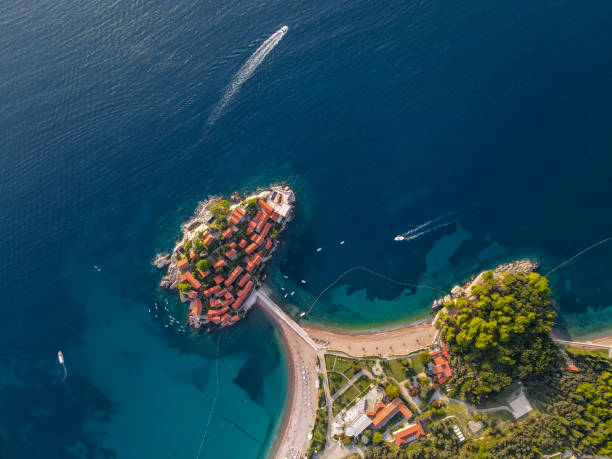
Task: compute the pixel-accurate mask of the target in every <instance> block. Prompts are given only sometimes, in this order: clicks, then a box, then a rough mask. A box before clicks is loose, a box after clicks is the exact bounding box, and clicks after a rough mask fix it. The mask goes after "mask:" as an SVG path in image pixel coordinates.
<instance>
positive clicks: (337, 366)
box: [325, 354, 368, 379]
mask: <svg viewBox="0 0 612 459" xmlns="http://www.w3.org/2000/svg"><path fill="white" fill-rule="evenodd" d="M325 366H326V367H327V370H328V371H329V370H334V371H337V372H338V373H343V374H344V375H345V376H346V377H347V378H348V379H351V378H352V377H353V376H355V374H356V373H357V372H358V371H359V370H360V369H361V368H362V367H367V366H368V361H367V360H357V359H349V358H346V357H339V356H336V355H332V354H326V355H325Z"/></svg>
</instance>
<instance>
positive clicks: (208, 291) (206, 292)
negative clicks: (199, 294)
mask: <svg viewBox="0 0 612 459" xmlns="http://www.w3.org/2000/svg"><path fill="white" fill-rule="evenodd" d="M218 290H221V287H219V286H218V285H215V286H214V287H211V288H209V289H208V290H204V295H205V296H210V295H212V294H213V293H215V292H216V291H218Z"/></svg>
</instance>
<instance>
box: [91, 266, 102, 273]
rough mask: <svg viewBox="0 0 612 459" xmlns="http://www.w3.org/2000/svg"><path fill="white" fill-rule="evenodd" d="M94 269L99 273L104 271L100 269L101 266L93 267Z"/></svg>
mask: <svg viewBox="0 0 612 459" xmlns="http://www.w3.org/2000/svg"><path fill="white" fill-rule="evenodd" d="M93 269H95V270H96V271H98V272H100V271H102V268H100V267H99V266H96V265H93Z"/></svg>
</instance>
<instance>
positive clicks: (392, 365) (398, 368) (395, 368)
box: [383, 359, 408, 383]
mask: <svg viewBox="0 0 612 459" xmlns="http://www.w3.org/2000/svg"><path fill="white" fill-rule="evenodd" d="M383 368H384V369H385V372H388V375H389V376H391V377H392V378H395V380H396V381H397V382H398V383H401V382H402V381H404V380H405V379H408V374H407V372H406V369H405V368H404V366H403V365H402V364H401V363H400V360H399V359H393V360H388V361H384V362H383Z"/></svg>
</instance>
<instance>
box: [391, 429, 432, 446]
mask: <svg viewBox="0 0 612 459" xmlns="http://www.w3.org/2000/svg"><path fill="white" fill-rule="evenodd" d="M424 436H425V430H423V426H422V425H421V424H420V423H418V424H411V425H409V426H406V427H404V428H402V429H400V430H397V431H395V432H393V439H394V440H395V444H396V445H397V446H400V447H401V446H404V445H407V444H408V443H412V442H413V441H415V440H418V439H419V438H421V437H424Z"/></svg>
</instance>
